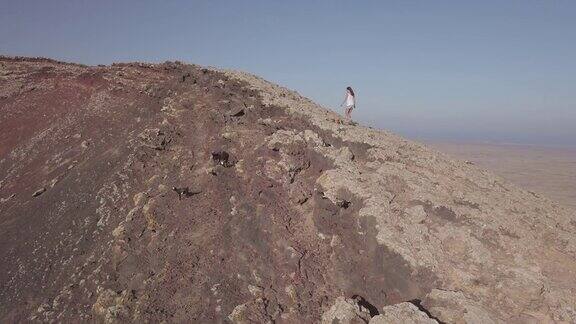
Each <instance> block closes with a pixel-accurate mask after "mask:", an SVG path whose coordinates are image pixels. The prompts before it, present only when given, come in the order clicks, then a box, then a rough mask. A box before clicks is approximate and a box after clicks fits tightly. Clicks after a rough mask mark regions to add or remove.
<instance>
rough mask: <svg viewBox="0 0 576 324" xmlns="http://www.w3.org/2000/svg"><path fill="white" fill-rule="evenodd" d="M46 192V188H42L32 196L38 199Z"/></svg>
mask: <svg viewBox="0 0 576 324" xmlns="http://www.w3.org/2000/svg"><path fill="white" fill-rule="evenodd" d="M45 191H46V188H40V189H38V190H36V191H34V193H33V194H32V197H38V196H40V195H41V194H43V193H44V192H45Z"/></svg>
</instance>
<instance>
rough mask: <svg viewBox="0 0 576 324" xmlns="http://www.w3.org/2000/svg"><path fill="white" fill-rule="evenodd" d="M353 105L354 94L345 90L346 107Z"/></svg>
mask: <svg viewBox="0 0 576 324" xmlns="http://www.w3.org/2000/svg"><path fill="white" fill-rule="evenodd" d="M354 106H355V100H354V96H353V95H351V94H350V92H346V107H348V108H350V107H354Z"/></svg>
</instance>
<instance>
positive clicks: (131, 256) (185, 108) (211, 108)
mask: <svg viewBox="0 0 576 324" xmlns="http://www.w3.org/2000/svg"><path fill="white" fill-rule="evenodd" d="M0 63H1V64H2V73H3V76H4V77H5V78H4V79H3V80H2V81H1V83H0V86H1V88H2V93H1V95H2V96H1V97H0V109H1V110H0V129H2V134H1V137H0V148H1V149H0V158H1V160H0V175H1V180H0V184H1V188H0V197H2V204H0V212H1V214H2V217H1V219H0V221H1V224H0V246H2V249H1V250H0V258H1V259H2V260H4V262H2V264H1V265H0V284H1V289H0V291H1V292H0V304H1V305H2V306H1V309H0V315H1V318H4V319H5V320H6V321H9V322H18V321H25V320H27V319H30V318H34V319H38V320H57V321H61V320H64V321H79V320H90V319H93V318H94V316H98V315H101V316H103V317H105V316H107V315H109V313H110V310H109V309H108V308H110V307H112V305H113V306H114V307H116V308H115V309H114V312H115V313H114V314H115V316H117V317H118V318H120V319H122V318H124V319H129V318H132V319H135V320H136V319H146V320H149V321H153V322H159V321H162V320H169V321H174V322H184V321H199V322H212V321H215V320H217V319H221V318H223V317H224V318H225V317H226V316H227V315H228V314H230V313H231V312H232V310H233V308H234V307H235V306H236V305H239V304H242V303H244V302H245V300H246V299H247V298H246V296H247V295H257V296H258V297H260V299H259V301H257V302H253V303H252V304H248V305H247V307H249V308H250V309H251V310H252V312H253V314H252V315H251V316H252V320H254V321H266V320H268V319H271V318H274V317H276V316H277V315H278V314H280V313H283V312H287V311H288V310H290V313H289V315H288V317H286V318H285V319H286V320H289V319H290V318H292V320H298V321H314V320H319V318H320V314H321V311H322V310H324V309H325V308H326V305H325V303H327V302H328V301H329V300H331V299H333V297H336V296H338V295H340V294H342V293H345V294H348V295H354V294H360V293H361V294H363V295H364V297H366V298H368V299H374V300H376V299H378V300H382V301H386V300H388V302H397V301H401V300H408V299H411V298H415V297H416V295H417V294H421V290H422V289H425V287H426V283H427V282H428V281H430V280H433V277H426V278H420V279H419V280H420V281H421V283H420V282H418V281H415V280H413V279H410V278H408V277H410V273H409V272H404V273H402V271H400V269H402V262H400V261H401V260H400V259H399V260H395V259H396V258H397V257H395V256H394V254H392V253H389V252H387V251H386V250H385V248H383V247H381V246H378V245H377V244H376V240H375V237H374V234H372V235H371V236H370V235H368V236H360V235H358V234H355V232H354V231H348V230H347V228H348V227H350V226H352V225H353V224H354V223H355V222H356V220H355V219H354V217H350V215H353V214H354V213H356V212H357V210H358V208H359V202H357V201H356V200H355V199H354V197H350V198H349V202H347V203H349V204H350V206H346V207H340V206H336V205H334V204H332V203H331V202H330V201H329V200H327V199H324V198H323V197H322V194H321V192H319V191H316V190H315V180H316V178H317V177H318V176H319V175H320V173H321V172H322V170H325V169H327V168H330V167H331V164H332V162H331V161H328V160H327V159H326V158H323V157H321V156H320V155H318V154H316V153H314V152H313V151H310V150H307V149H306V148H305V147H302V146H299V145H289V146H286V147H282V150H283V151H284V152H286V153H287V154H288V155H290V156H291V159H292V163H293V166H294V167H293V168H292V169H291V171H290V172H289V173H286V174H282V173H279V172H277V170H276V169H274V168H273V167H271V165H273V164H276V163H277V162H279V152H278V151H279V149H280V147H278V148H272V149H270V148H268V147H266V146H263V145H262V141H263V139H264V138H265V137H266V136H268V135H270V134H272V133H274V132H275V131H277V130H279V129H292V130H304V129H309V128H313V127H312V126H310V125H309V124H308V123H307V122H305V121H304V120H299V119H297V118H294V117H290V118H288V117H287V116H286V114H285V113H284V112H283V110H281V109H278V108H274V107H267V108H266V109H264V107H263V105H262V103H261V101H260V99H259V97H258V95H257V93H256V92H255V91H253V90H249V89H247V88H246V87H245V85H243V84H242V83H240V82H238V81H230V80H229V79H228V78H227V77H226V76H224V75H222V74H220V73H218V72H213V71H209V70H206V69H201V68H199V67H195V66H184V65H181V64H177V63H166V64H162V65H154V66H151V65H146V64H119V65H114V66H111V67H84V66H78V65H70V64H59V63H56V62H53V61H48V60H40V59H39V60H34V59H8V58H4V59H2V61H0ZM270 119H274V121H275V123H273V124H271V123H269V122H268V121H269V120H270ZM327 138H329V137H328V136H327ZM327 145H336V146H338V145H342V143H340V142H339V141H338V140H336V139H333V140H332V143H331V144H327ZM219 152H226V153H227V154H228V159H227V160H226V159H224V160H218V156H216V158H215V156H213V153H216V155H218V154H217V153H219ZM265 172H268V173H270V172H277V173H278V174H277V175H273V176H272V177H270V176H268V175H266V174H264V173H265ZM173 187H176V188H177V189H181V190H178V191H181V195H180V194H179V193H177V192H176V191H175V190H173V189H172V188H173ZM125 197H128V199H125ZM304 211H305V212H304ZM315 224H316V225H315ZM354 226H355V225H354ZM358 226H360V228H362V227H363V226H364V225H362V224H358ZM316 227H318V228H320V229H321V230H322V232H323V233H325V234H326V235H329V234H337V235H339V237H340V239H341V240H345V241H346V242H347V243H346V245H345V246H343V245H341V244H336V243H332V244H331V243H330V241H325V240H322V239H321V238H320V237H319V236H318V233H317V229H316ZM359 249H364V250H365V252H364V254H358V250H359ZM383 259H387V260H389V261H390V262H393V263H394V268H392V269H388V268H387V267H382V266H379V265H376V264H375V263H374V260H383ZM356 267H362V268H364V270H363V272H362V273H360V272H356V270H355V269H356ZM389 271H391V272H392V276H393V277H394V278H395V280H394V281H390V280H389V279H385V280H384V279H382V278H386V277H388V276H384V274H386V273H387V272H389ZM371 277H372V278H371ZM343 278H347V279H346V280H343ZM373 280H378V281H379V282H380V284H381V286H379V287H374V286H373V282H372V281H373ZM246 287H249V289H247V288H246ZM385 288H386V290H389V292H388V294H389V295H388V297H386V298H387V299H386V298H385V295H384V289H385ZM278 291H282V292H283V294H277V292H278ZM284 291H288V293H284ZM383 305H384V304H381V305H380V306H383Z"/></svg>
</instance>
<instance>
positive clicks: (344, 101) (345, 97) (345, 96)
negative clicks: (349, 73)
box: [340, 91, 348, 107]
mask: <svg viewBox="0 0 576 324" xmlns="http://www.w3.org/2000/svg"><path fill="white" fill-rule="evenodd" d="M347 98H348V91H346V94H345V95H344V100H343V101H342V103H341V104H340V107H342V106H344V104H345V103H346V99H347Z"/></svg>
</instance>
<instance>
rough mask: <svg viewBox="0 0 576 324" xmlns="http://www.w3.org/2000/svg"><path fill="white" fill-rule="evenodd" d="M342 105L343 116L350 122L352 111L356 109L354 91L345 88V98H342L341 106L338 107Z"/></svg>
mask: <svg viewBox="0 0 576 324" xmlns="http://www.w3.org/2000/svg"><path fill="white" fill-rule="evenodd" d="M344 105H345V109H344V116H346V119H347V120H351V119H352V110H353V109H354V108H356V95H355V94H354V90H352V87H347V88H346V97H345V98H344V101H343V102H342V104H340V107H342V106H344Z"/></svg>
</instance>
